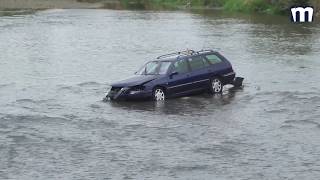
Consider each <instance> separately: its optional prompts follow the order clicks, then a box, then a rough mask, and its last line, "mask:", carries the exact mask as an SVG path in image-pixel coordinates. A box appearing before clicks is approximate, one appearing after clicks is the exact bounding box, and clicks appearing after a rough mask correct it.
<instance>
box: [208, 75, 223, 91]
mask: <svg viewBox="0 0 320 180" xmlns="http://www.w3.org/2000/svg"><path fill="white" fill-rule="evenodd" d="M222 89H223V83H222V82H221V80H220V79H219V78H212V79H211V82H210V93H211V94H216V93H221V92H222Z"/></svg>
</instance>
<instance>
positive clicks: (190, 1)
mask: <svg viewBox="0 0 320 180" xmlns="http://www.w3.org/2000/svg"><path fill="white" fill-rule="evenodd" d="M294 5H300V6H301V5H312V6H313V7H315V9H316V11H319V9H320V0H0V10H1V9H9V10H10V9H50V8H114V9H132V8H133V9H205V8H220V9H224V10H226V11H238V12H246V13H252V12H258V13H266V14H281V13H288V9H289V8H290V7H292V6H294Z"/></svg>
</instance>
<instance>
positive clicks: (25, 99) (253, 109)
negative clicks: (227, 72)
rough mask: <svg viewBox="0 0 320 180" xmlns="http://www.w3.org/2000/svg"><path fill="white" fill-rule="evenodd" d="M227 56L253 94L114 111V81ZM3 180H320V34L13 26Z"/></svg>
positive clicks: (255, 21) (167, 17)
mask: <svg viewBox="0 0 320 180" xmlns="http://www.w3.org/2000/svg"><path fill="white" fill-rule="evenodd" d="M186 48H191V49H196V50H197V49H202V48H214V49H218V50H219V51H220V52H221V53H223V54H224V55H225V56H226V57H227V58H229V59H230V61H231V62H232V63H233V66H234V69H235V71H236V72H237V73H238V75H239V76H242V77H245V82H244V88H243V89H240V90H232V89H228V88H225V90H224V93H223V95H222V96H210V95H207V94H202V95H197V96H192V97H185V98H177V99H171V100H168V101H166V102H164V103H154V102H119V103H116V102H103V101H102V98H103V96H104V93H105V91H106V88H107V87H108V84H110V83H111V82H113V81H116V80H119V79H123V78H125V77H127V76H131V75H132V74H133V72H135V71H136V70H137V69H138V68H139V67H140V66H141V65H142V64H143V63H144V62H146V61H148V60H150V59H153V58H154V57H156V56H158V55H161V54H164V53H168V52H172V51H176V50H183V49H186ZM0 50H1V51H0V161H1V163H0V179H24V180H25V179H319V177H320V143H319V142H320V81H319V79H320V61H319V53H320V25H319V23H317V22H314V23H312V24H306V25H304V24H292V23H291V22H290V21H289V18H287V17H281V16H279V17H278V16H263V15H254V16H250V15H241V14H226V13H222V12H212V11H210V10H209V11H194V12H186V11H162V12H155V11H125V10H122V11H119V10H47V11H39V12H36V13H31V14H19V15H10V16H2V17H0Z"/></svg>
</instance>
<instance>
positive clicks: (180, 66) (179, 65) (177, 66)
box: [173, 59, 189, 74]
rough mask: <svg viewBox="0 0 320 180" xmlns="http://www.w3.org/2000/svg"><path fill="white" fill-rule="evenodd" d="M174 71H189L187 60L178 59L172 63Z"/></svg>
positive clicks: (181, 72)
mask: <svg viewBox="0 0 320 180" xmlns="http://www.w3.org/2000/svg"><path fill="white" fill-rule="evenodd" d="M173 67H174V71H176V72H178V73H179V74H183V73H186V72H188V71H189V67H188V62H187V61H186V60H183V59H182V60H179V61H176V62H175V63H174V64H173Z"/></svg>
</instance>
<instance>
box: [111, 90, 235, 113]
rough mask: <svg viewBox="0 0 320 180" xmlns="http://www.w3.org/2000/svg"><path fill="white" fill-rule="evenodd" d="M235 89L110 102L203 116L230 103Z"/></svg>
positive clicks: (141, 108)
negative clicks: (154, 99) (171, 97)
mask: <svg viewBox="0 0 320 180" xmlns="http://www.w3.org/2000/svg"><path fill="white" fill-rule="evenodd" d="M235 94H236V91H235V90H233V91H232V90H231V91H227V92H224V94H222V95H214V96H211V95H209V94H207V93H205V94H201V95H193V96H190V97H182V98H177V99H168V100H167V101H165V102H153V101H143V102H134V103H133V102H126V101H120V102H110V104H111V105H112V107H115V108H123V109H124V110H133V111H156V112H157V113H160V114H163V115H187V116H193V115H201V114H202V113H204V115H205V116H207V115H208V112H209V113H211V112H213V111H214V110H216V109H219V108H220V107H222V106H223V105H227V104H230V103H232V101H233V100H234V97H235Z"/></svg>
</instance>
